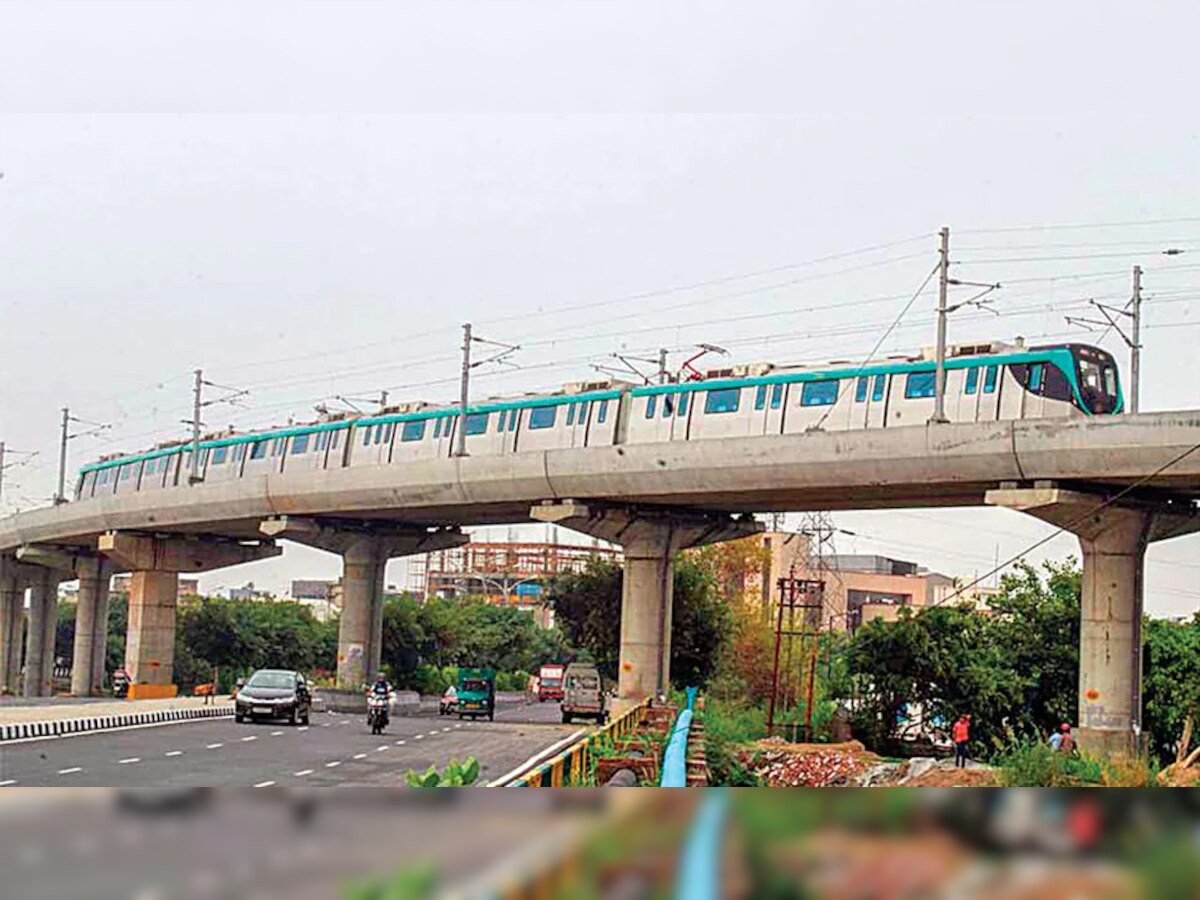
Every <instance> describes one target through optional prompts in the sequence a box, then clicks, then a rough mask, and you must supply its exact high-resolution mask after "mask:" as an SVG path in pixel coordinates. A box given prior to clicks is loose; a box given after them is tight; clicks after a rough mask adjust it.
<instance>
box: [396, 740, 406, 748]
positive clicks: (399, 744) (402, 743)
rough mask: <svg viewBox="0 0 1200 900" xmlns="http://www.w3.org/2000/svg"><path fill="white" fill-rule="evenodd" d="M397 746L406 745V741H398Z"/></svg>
mask: <svg viewBox="0 0 1200 900" xmlns="http://www.w3.org/2000/svg"><path fill="white" fill-rule="evenodd" d="M396 746H397V747H403V746H404V741H396Z"/></svg>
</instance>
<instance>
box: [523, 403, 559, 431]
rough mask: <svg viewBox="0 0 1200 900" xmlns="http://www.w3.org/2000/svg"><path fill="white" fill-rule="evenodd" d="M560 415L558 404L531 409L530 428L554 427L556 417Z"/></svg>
mask: <svg viewBox="0 0 1200 900" xmlns="http://www.w3.org/2000/svg"><path fill="white" fill-rule="evenodd" d="M557 416H558V407H557V406H539V407H538V408H537V409H531V410H530V411H529V430H530V431H539V430H540V429H542V428H553V427H554V419H555V418H556V417H557Z"/></svg>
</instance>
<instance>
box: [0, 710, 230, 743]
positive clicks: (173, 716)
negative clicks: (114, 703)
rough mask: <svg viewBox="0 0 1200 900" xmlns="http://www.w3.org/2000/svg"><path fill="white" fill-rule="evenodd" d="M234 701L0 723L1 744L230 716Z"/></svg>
mask: <svg viewBox="0 0 1200 900" xmlns="http://www.w3.org/2000/svg"><path fill="white" fill-rule="evenodd" d="M232 715H233V705H232V704H228V705H222V706H200V707H196V708H195V709H163V710H158V711H156V712H140V713H122V714H120V715H116V716H86V717H84V718H80V719H51V720H49V721H46V722H21V723H18V724H15V725H0V744H2V743H4V742H5V741H20V740H28V739H29V738H39V737H58V736H60V735H64V734H83V733H85V732H88V731H105V730H107V729H110V728H130V727H133V726H135V725H159V724H163V723H166V722H186V721H189V720H191V719H215V718H220V717H222V716H232Z"/></svg>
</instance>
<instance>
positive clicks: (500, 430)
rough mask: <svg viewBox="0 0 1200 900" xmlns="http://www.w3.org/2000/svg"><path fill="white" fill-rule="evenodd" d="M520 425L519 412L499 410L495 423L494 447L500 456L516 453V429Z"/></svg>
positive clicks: (517, 410)
mask: <svg viewBox="0 0 1200 900" xmlns="http://www.w3.org/2000/svg"><path fill="white" fill-rule="evenodd" d="M520 424H521V410H519V409H502V410H500V414H499V416H498V417H497V421H496V445H497V447H498V449H499V452H500V453H501V454H509V453H516V452H517V429H518V428H519V426H520Z"/></svg>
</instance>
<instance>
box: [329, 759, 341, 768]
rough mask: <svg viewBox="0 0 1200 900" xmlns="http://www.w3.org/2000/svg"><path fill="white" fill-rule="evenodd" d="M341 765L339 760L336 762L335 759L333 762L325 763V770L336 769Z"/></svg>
mask: <svg viewBox="0 0 1200 900" xmlns="http://www.w3.org/2000/svg"><path fill="white" fill-rule="evenodd" d="M341 764H342V763H341V760H337V759H335V760H334V761H333V762H327V763H325V768H327V769H336V768H337V767H338V766H340V765H341Z"/></svg>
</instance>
